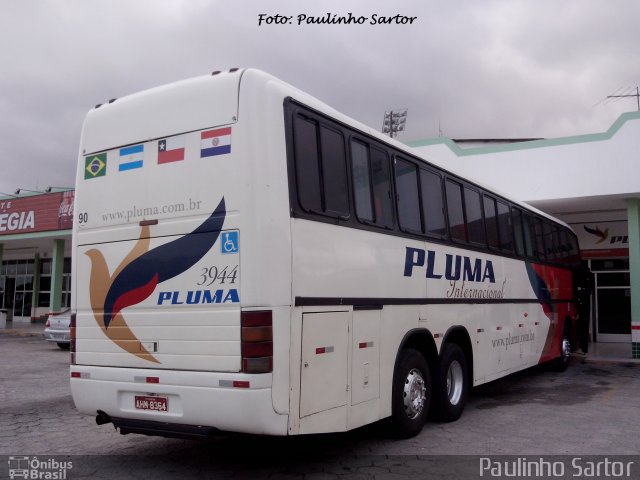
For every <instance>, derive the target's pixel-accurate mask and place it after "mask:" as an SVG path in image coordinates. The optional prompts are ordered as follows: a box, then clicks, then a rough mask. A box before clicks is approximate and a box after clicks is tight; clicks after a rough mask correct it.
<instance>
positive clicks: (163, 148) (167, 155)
mask: <svg viewBox="0 0 640 480" xmlns="http://www.w3.org/2000/svg"><path fill="white" fill-rule="evenodd" d="M181 160H184V136H183V135H181V136H179V137H169V138H163V139H162V140H159V141H158V163H159V164H163V163H170V162H179V161H181Z"/></svg>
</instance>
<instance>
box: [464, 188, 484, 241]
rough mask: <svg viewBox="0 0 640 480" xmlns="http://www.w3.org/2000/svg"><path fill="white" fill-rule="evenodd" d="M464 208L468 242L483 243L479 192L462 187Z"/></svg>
mask: <svg viewBox="0 0 640 480" xmlns="http://www.w3.org/2000/svg"><path fill="white" fill-rule="evenodd" d="M464 208H465V212H466V217H467V235H468V236H469V242H470V243H476V244H479V245H484V244H485V243H486V242H485V237H484V219H483V217H482V203H481V202H480V192H478V191H476V190H472V189H471V188H468V187H464Z"/></svg>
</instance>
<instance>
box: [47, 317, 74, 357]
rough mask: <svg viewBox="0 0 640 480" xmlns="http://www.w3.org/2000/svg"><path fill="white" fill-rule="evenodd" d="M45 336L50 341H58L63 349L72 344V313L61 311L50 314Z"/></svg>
mask: <svg viewBox="0 0 640 480" xmlns="http://www.w3.org/2000/svg"><path fill="white" fill-rule="evenodd" d="M44 338H45V340H47V341H48V342H56V343H57V344H58V346H59V347H60V348H62V349H63V350H68V349H69V346H70V345H71V315H70V314H69V313H61V314H59V315H49V318H48V319H47V323H46V324H45V329H44Z"/></svg>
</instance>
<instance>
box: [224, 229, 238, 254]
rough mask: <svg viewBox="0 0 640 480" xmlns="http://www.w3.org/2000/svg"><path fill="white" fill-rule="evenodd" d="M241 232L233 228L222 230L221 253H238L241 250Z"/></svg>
mask: <svg viewBox="0 0 640 480" xmlns="http://www.w3.org/2000/svg"><path fill="white" fill-rule="evenodd" d="M239 242H240V232H238V231H237V230H232V231H230V232H222V241H221V242H220V252H221V253H238V252H239V251H240V243H239Z"/></svg>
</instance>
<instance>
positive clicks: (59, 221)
mask: <svg viewBox="0 0 640 480" xmlns="http://www.w3.org/2000/svg"><path fill="white" fill-rule="evenodd" d="M73 202H74V191H73V190H70V189H68V190H67V189H60V191H56V192H48V193H45V192H30V193H29V194H28V195H1V196H0V311H1V313H0V320H4V321H9V322H11V321H13V322H31V321H36V320H40V319H44V318H45V317H46V316H47V314H49V313H60V312H62V311H65V310H67V309H68V308H69V306H70V304H71V295H70V289H71V230H72V226H73Z"/></svg>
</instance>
